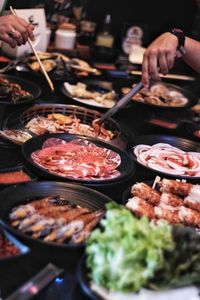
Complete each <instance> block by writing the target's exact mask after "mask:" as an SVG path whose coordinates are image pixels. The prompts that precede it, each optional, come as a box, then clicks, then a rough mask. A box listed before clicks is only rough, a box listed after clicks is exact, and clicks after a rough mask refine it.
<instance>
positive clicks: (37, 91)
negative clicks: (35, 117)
mask: <svg viewBox="0 0 200 300" xmlns="http://www.w3.org/2000/svg"><path fill="white" fill-rule="evenodd" d="M1 77H4V78H6V79H8V80H10V81H11V82H14V83H17V84H27V85H28V86H30V87H31V91H33V92H32V94H33V93H35V96H34V95H33V98H32V99H27V100H20V101H18V102H16V103H12V102H9V101H2V100H0V104H3V105H6V106H19V105H22V104H28V103H31V102H33V101H35V100H36V99H38V98H39V97H40V95H41V93H42V90H41V88H40V87H39V85H37V84H36V83H35V82H32V81H30V80H28V79H24V78H22V77H17V76H14V75H7V74H6V75H5V74H3V75H1ZM27 90H28V91H30V90H29V89H27Z"/></svg>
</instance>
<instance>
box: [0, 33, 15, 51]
mask: <svg viewBox="0 0 200 300" xmlns="http://www.w3.org/2000/svg"><path fill="white" fill-rule="evenodd" d="M0 40H2V41H3V42H5V43H7V44H9V45H10V46H11V47H12V48H15V47H16V45H17V43H16V41H15V40H14V39H13V38H11V37H10V36H9V35H8V34H7V33H4V34H0Z"/></svg>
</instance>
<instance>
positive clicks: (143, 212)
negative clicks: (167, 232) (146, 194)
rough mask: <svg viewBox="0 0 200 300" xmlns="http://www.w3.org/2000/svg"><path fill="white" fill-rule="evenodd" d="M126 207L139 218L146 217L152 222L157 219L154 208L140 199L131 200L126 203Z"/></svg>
mask: <svg viewBox="0 0 200 300" xmlns="http://www.w3.org/2000/svg"><path fill="white" fill-rule="evenodd" d="M126 207H127V208H128V209H130V210H131V211H132V212H133V213H134V214H135V215H136V216H137V217H142V216H146V217H147V218H149V219H150V220H151V219H155V218H156V216H155V212H154V206H153V205H151V204H150V203H148V202H147V201H145V200H143V199H141V198H139V197H136V196H135V197H133V198H130V199H129V200H128V202H127V203H126Z"/></svg>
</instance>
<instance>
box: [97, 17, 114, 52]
mask: <svg viewBox="0 0 200 300" xmlns="http://www.w3.org/2000/svg"><path fill="white" fill-rule="evenodd" d="M113 43H114V36H113V35H112V33H111V15H109V14H108V15H106V17H105V20H104V24H103V29H102V31H100V32H99V33H98V34H97V37H96V46H101V47H108V48H112V46H113Z"/></svg>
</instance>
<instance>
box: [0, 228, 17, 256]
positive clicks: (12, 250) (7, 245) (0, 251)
mask: <svg viewBox="0 0 200 300" xmlns="http://www.w3.org/2000/svg"><path fill="white" fill-rule="evenodd" d="M19 253H20V251H19V249H18V248H17V247H15V246H14V245H13V244H12V243H11V242H10V241H9V240H7V239H6V238H5V237H4V235H2V234H1V233H0V259H1V258H7V257H9V256H14V255H17V254H19Z"/></svg>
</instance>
